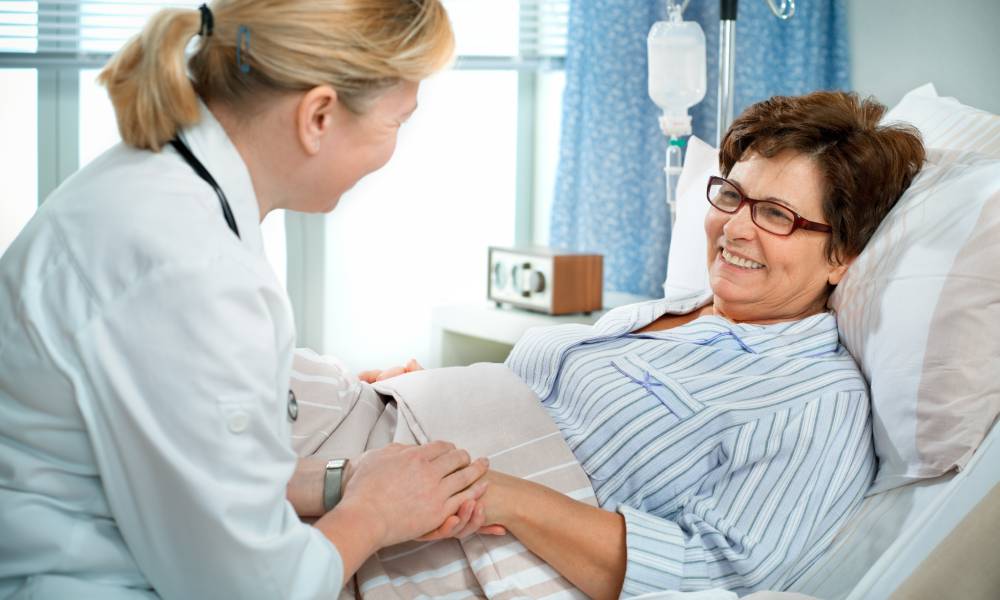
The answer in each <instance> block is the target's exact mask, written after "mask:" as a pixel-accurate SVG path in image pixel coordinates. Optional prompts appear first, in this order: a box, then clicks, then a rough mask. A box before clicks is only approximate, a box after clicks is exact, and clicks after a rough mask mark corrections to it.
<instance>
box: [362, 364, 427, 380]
mask: <svg viewBox="0 0 1000 600" xmlns="http://www.w3.org/2000/svg"><path fill="white" fill-rule="evenodd" d="M423 370H424V368H423V367H421V366H420V363H418V362H417V360H416V359H415V358H411V359H410V360H409V361H407V363H406V364H405V365H403V366H402V367H390V368H388V369H371V370H368V371H362V372H360V373H358V379H360V380H361V381H364V382H367V383H375V382H376V381H382V380H384V379H389V378H390V377H395V376H397V375H402V374H404V373H412V372H413V371H423Z"/></svg>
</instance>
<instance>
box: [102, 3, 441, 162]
mask: <svg viewBox="0 0 1000 600" xmlns="http://www.w3.org/2000/svg"><path fill="white" fill-rule="evenodd" d="M210 6H211V10H212V13H213V16H214V31H213V33H212V35H207V36H204V35H203V36H201V37H200V38H199V41H198V45H197V48H196V50H195V52H194V54H193V55H192V56H191V57H190V59H189V60H188V59H187V58H186V57H187V55H186V50H187V46H188V43H189V42H190V41H191V39H192V38H193V37H195V36H196V35H198V33H199V31H200V29H201V13H200V12H199V11H198V10H178V9H165V10H161V11H160V12H158V13H157V14H156V15H154V16H153V17H152V18H151V19H150V20H149V22H148V23H147V24H146V27H145V28H144V29H143V31H142V32H141V33H140V34H139V35H137V36H136V37H135V38H133V39H132V40H130V41H129V42H128V43H127V44H126V45H125V46H124V47H123V48H122V49H121V50H120V51H119V52H118V53H117V54H116V55H115V56H114V57H113V58H112V59H111V61H110V62H109V63H108V65H107V66H106V67H105V68H104V70H103V71H102V72H101V74H100V76H99V78H98V81H99V82H100V83H102V84H103V85H105V86H107V88H108V95H109V96H111V102H112V104H113V105H114V107H115V115H116V117H117V119H118V129H119V132H120V133H121V136H122V139H123V140H124V141H125V143H127V144H129V145H131V146H134V147H136V148H147V149H152V150H159V149H160V148H162V147H163V146H164V145H165V144H166V143H168V142H169V141H170V140H171V139H172V138H173V137H174V136H175V135H176V134H177V132H178V130H180V129H182V128H184V127H187V126H190V125H193V124H194V123H196V122H197V121H198V118H199V110H198V97H199V96H200V97H201V98H202V99H204V100H206V101H216V102H222V103H224V104H226V105H228V106H231V107H233V108H234V109H236V110H237V111H238V112H239V111H241V110H243V111H244V112H246V111H251V110H253V108H254V107H255V105H256V103H257V102H258V101H260V100H262V99H264V98H266V97H267V96H268V95H271V94H273V93H275V92H294V91H304V90H308V89H311V88H313V87H316V86H318V85H323V84H326V85H330V86H331V87H333V89H334V90H336V92H337V98H338V101H339V102H341V103H342V104H343V105H344V106H345V107H346V108H347V109H348V110H350V111H352V112H354V113H356V114H362V113H364V112H365V110H366V109H367V108H368V105H369V103H370V102H371V100H373V99H374V98H375V97H377V96H378V94H379V93H381V92H382V91H384V90H386V89H388V88H389V87H392V86H393V85H395V84H397V83H399V82H400V81H420V80H422V79H424V78H426V77H427V76H429V75H431V74H432V73H434V72H435V71H437V70H439V69H441V68H443V67H444V66H446V65H447V63H448V62H449V61H450V60H451V57H452V54H453V52H454V37H453V34H452V30H451V24H450V23H449V21H448V16H447V14H446V12H445V10H444V7H443V6H442V5H441V2H440V0H215V1H214V2H211V4H210ZM241 27H245V28H246V29H247V30H248V31H249V36H250V39H249V43H248V44H247V45H246V46H245V47H243V48H241V50H240V60H241V61H242V62H243V63H246V65H248V66H249V72H244V71H243V70H241V69H240V68H239V66H238V65H237V45H238V43H239V40H238V39H237V37H238V36H239V34H240V28H241Z"/></svg>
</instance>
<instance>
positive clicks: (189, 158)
mask: <svg viewBox="0 0 1000 600" xmlns="http://www.w3.org/2000/svg"><path fill="white" fill-rule="evenodd" d="M170 145H171V146H173V147H174V149H175V150H177V153H178V154H180V155H181V158H183V159H184V162H186V163H187V164H188V165H189V166H190V167H191V168H192V169H193V170H194V172H195V173H196V174H197V175H198V177H201V178H202V179H203V180H204V181H205V183H207V184H208V185H210V186H212V189H213V190H215V195H216V196H218V197H219V205H220V206H222V216H223V217H225V219H226V225H229V229H231V230H232V232H233V233H235V234H236V237H237V238H239V237H240V229H239V227H237V226H236V218H235V217H233V211H232V209H231V208H229V201H228V200H226V193H225V192H223V191H222V188H221V187H219V184H218V183H217V182H216V181H215V177H212V174H211V173H209V172H208V169H206V168H205V165H203V164H201V161H200V160H198V157H196V156H195V155H194V153H193V152H191V149H190V148H188V147H187V144H185V143H184V142H183V141H182V140H181V138H180V137H179V136H178V137H175V138H174V139H172V140H170ZM240 239H242V238H240Z"/></svg>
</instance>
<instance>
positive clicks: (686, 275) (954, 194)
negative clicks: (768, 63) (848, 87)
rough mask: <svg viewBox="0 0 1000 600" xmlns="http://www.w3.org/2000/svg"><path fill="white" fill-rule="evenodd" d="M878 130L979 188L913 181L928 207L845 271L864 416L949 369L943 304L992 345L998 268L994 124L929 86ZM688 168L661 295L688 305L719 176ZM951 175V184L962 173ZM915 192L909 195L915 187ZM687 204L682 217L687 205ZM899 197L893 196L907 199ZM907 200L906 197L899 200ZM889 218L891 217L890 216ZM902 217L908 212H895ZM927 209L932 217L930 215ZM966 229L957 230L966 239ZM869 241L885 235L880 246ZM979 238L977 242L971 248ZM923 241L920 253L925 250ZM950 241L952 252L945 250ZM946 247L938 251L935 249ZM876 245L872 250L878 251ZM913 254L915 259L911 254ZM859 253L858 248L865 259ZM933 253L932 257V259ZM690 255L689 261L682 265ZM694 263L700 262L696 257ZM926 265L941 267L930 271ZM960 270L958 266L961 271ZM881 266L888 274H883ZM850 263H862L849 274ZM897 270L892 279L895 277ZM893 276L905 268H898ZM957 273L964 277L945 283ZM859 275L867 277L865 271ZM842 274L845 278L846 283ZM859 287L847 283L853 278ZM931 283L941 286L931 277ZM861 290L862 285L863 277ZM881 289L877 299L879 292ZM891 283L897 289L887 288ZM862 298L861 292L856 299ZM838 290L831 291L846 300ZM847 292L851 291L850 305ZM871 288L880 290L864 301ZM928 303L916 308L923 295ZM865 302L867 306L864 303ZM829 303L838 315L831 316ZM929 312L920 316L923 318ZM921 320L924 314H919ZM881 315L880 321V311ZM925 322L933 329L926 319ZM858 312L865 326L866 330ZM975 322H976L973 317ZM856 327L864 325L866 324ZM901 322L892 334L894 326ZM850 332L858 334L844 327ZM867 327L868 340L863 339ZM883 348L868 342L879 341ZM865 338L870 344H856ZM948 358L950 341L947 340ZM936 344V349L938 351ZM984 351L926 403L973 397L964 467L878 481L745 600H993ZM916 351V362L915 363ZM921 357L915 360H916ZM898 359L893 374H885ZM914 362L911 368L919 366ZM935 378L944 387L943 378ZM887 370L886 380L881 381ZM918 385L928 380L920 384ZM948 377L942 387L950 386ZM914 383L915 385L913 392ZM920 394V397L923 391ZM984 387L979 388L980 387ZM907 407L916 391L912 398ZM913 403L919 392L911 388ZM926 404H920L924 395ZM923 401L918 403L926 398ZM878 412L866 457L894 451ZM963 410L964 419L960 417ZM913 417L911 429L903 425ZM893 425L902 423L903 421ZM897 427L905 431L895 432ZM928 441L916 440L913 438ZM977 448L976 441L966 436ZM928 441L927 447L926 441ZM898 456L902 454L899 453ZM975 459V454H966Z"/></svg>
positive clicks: (998, 367)
mask: <svg viewBox="0 0 1000 600" xmlns="http://www.w3.org/2000/svg"><path fill="white" fill-rule="evenodd" d="M885 120H887V121H902V122H905V123H909V124H912V125H914V126H916V128H917V129H918V130H920V132H921V134H922V135H923V137H924V141H925V145H926V146H927V148H928V159H929V162H928V164H929V165H930V167H925V170H927V169H928V168H933V169H938V171H939V173H938V174H942V173H944V174H947V173H946V172H947V171H948V169H951V171H952V172H953V173H956V172H957V171H959V170H960V169H958V170H957V169H955V168H953V167H951V166H950V165H952V164H953V163H962V164H963V165H964V164H968V165H970V166H969V167H968V169H967V170H968V172H969V173H970V177H973V176H974V179H975V181H976V186H978V187H979V188H985V190H977V191H975V192H969V191H968V190H969V188H962V187H961V183H960V182H959V181H958V180H959V179H961V177H954V178H953V179H955V182H953V183H954V186H953V188H952V189H948V190H940V192H941V193H940V194H938V195H939V196H943V197H940V198H935V197H933V194H932V192H933V188H932V186H933V185H934V184H937V183H940V181H941V180H944V181H945V183H947V177H942V178H941V179H939V180H938V181H935V182H933V183H927V180H926V179H925V180H920V178H919V177H918V179H917V180H915V182H914V185H913V186H911V190H910V191H908V192H907V193H908V194H910V193H911V192H913V193H917V194H924V195H929V196H931V198H930V200H926V201H925V200H923V199H921V200H920V202H916V203H915V202H910V204H909V205H905V206H904V202H903V200H901V201H900V205H901V207H902V208H904V209H905V210H902V211H900V210H897V209H894V213H900V212H902V213H904V214H903V216H902V217H900V215H898V214H896V215H894V214H890V217H888V218H887V219H886V223H884V224H883V228H884V229H887V230H888V232H889V233H890V234H892V235H885V233H886V232H883V231H882V229H880V232H877V233H876V237H873V238H872V243H870V244H869V248H872V246H875V248H874V249H873V252H874V253H875V257H874V258H872V259H871V260H868V261H867V264H866V261H865V260H862V259H863V258H864V255H862V257H859V260H858V261H856V263H855V264H854V265H852V268H851V271H858V270H859V269H860V270H861V271H862V272H863V273H864V275H865V277H867V279H868V282H866V283H865V284H864V285H855V286H854V287H855V288H857V289H855V291H854V293H853V296H852V293H850V292H848V293H844V294H840V292H841V291H842V290H841V289H838V291H837V293H838V294H840V297H839V298H838V297H837V294H835V301H834V303H833V304H834V308H835V309H837V310H838V317H840V320H841V321H842V322H844V323H846V325H845V327H842V329H841V338H842V341H843V342H844V343H845V345H846V346H847V347H848V349H849V350H851V352H852V354H854V355H855V358H856V359H858V360H859V363H860V364H861V367H862V370H863V371H864V372H865V375H866V376H867V377H868V378H869V381H870V382H871V383H872V398H873V405H875V404H878V402H879V401H881V402H886V400H885V398H890V402H891V400H892V399H893V397H894V396H897V395H898V396H900V397H902V396H906V394H905V393H903V392H905V390H899V389H897V388H896V387H893V386H897V385H901V387H904V388H905V386H906V385H905V382H903V383H902V384H900V383H899V382H897V381H894V380H893V377H894V376H895V374H894V373H892V371H893V370H894V369H899V370H902V369H904V368H905V367H913V363H918V366H917V367H913V368H918V367H921V366H922V368H924V369H928V367H927V364H932V367H930V369H934V366H933V365H934V361H940V360H941V357H942V356H944V357H945V361H947V359H948V354H947V353H945V354H943V355H942V351H941V350H940V348H935V344H936V343H937V340H936V339H935V335H938V334H940V333H941V331H942V330H941V329H940V323H937V324H935V326H937V327H938V328H937V329H933V327H932V320H933V319H934V318H939V319H940V318H941V315H940V313H941V307H940V305H941V304H946V303H947V302H954V304H955V305H954V306H952V307H950V308H949V310H950V314H949V315H947V318H949V319H951V321H950V323H959V322H960V321H962V320H965V321H966V322H965V323H964V324H962V323H959V325H961V326H962V327H967V328H970V323H969V321H971V328H970V330H972V329H976V330H978V331H976V333H975V335H976V336H978V339H988V340H992V339H1000V278H998V277H996V276H995V275H994V274H995V273H996V270H995V267H991V266H989V265H995V264H997V263H998V262H1000V117H998V116H997V115H991V114H989V113H986V112H984V111H978V110H976V109H972V108H971V107H967V106H964V105H962V104H960V103H959V102H958V101H957V100H954V99H952V98H941V97H939V96H938V95H937V91H936V90H935V89H934V87H933V86H932V85H930V84H928V85H926V86H922V87H920V88H917V89H916V90H913V91H912V92H910V93H909V94H907V95H906V96H905V97H904V98H903V100H902V101H901V102H900V104H899V105H898V106H897V107H895V108H894V109H893V110H892V111H890V113H889V114H888V115H887V116H886V119H885ZM691 142H693V143H692V144H689V150H688V155H687V158H686V160H685V166H684V173H683V174H682V176H681V181H680V182H679V183H678V192H677V196H678V216H677V226H676V227H675V228H674V238H673V240H672V241H671V254H670V257H669V267H668V278H667V282H666V283H665V284H664V285H665V289H666V292H667V293H668V294H670V293H672V292H673V293H689V292H690V291H692V290H697V289H705V288H706V287H707V285H708V280H707V272H705V271H704V269H703V268H701V265H700V263H701V259H700V257H701V256H702V255H703V253H704V245H705V241H704V236H703V234H699V232H700V231H701V228H700V227H699V224H700V223H701V221H702V220H703V219H704V210H705V207H704V204H705V203H704V200H703V197H702V196H703V194H704V191H703V188H704V184H703V182H704V181H705V179H707V176H708V175H710V174H714V170H715V169H717V164H718V161H717V153H716V151H715V150H714V148H710V147H709V146H707V144H704V143H703V142H700V140H697V139H696V138H692V140H691ZM959 175H961V173H959ZM918 188H919V189H918ZM688 196H690V197H691V202H690V203H689V205H688V209H687V210H685V207H684V204H685V199H686V198H688ZM906 198H907V196H905V195H904V199H906ZM910 200H912V198H911V199H910ZM963 202H965V203H967V205H971V204H974V203H976V202H978V204H976V205H975V207H974V208H973V209H974V210H975V211H979V212H977V214H976V215H973V216H972V217H970V220H969V223H965V224H962V223H959V222H958V221H959V219H957V218H956V219H951V218H950V217H949V216H947V215H948V214H950V213H954V212H957V211H955V206H957V205H959V204H960V203H963ZM901 207H897V208H901ZM907 211H909V213H910V214H905V213H906V212H907ZM935 211H941V212H940V216H938V214H939V213H936V212H935ZM973 221H974V223H973ZM920 227H925V232H930V233H931V234H932V235H930V236H927V237H924V238H921V237H919V236H912V234H914V232H913V231H910V229H914V230H916V229H919V228H920ZM963 227H964V229H963ZM880 233H881V234H883V235H881V237H879V236H880ZM963 236H965V237H963ZM977 236H978V237H977ZM966 237H968V238H969V239H970V240H971V239H972V238H976V239H975V240H974V242H975V244H978V246H977V247H976V248H975V250H974V251H971V250H969V249H968V248H965V247H958V248H956V249H954V252H953V253H952V254H949V253H947V252H944V253H943V254H942V253H941V252H939V251H940V248H933V249H932V250H928V249H927V247H929V246H930V245H932V244H937V243H939V242H941V243H942V244H944V245H947V244H949V243H955V245H956V246H970V245H974V244H973V242H970V241H966ZM928 238H931V241H930V242H928V241H926V240H927V239H928ZM959 239H960V240H961V241H960V242H956V241H955V240H959ZM942 240H943V242H942ZM879 244H882V247H881V248H880V247H879ZM908 247H912V249H908ZM868 251H869V250H868V249H866V252H868ZM935 252H937V254H935ZM970 255H974V258H975V264H974V265H972V268H971V270H969V269H968V267H969V265H970V264H971V263H970V262H968V261H969V256H970ZM689 257H691V259H690V260H689ZM693 257H698V259H693ZM935 260H937V261H938V263H939V264H935V263H934V261H935ZM963 261H966V262H964V263H963ZM887 262H888V263H891V265H890V266H888V267H886V266H885V264H884V263H887ZM858 263H861V264H860V265H859V264H858ZM892 265H895V266H896V267H899V268H897V270H896V271H895V272H892V268H893V266H892ZM901 265H902V266H901ZM955 269H965V270H962V271H961V272H960V273H957V277H956V276H955V275H956V273H955ZM866 270H867V271H866ZM849 273H850V272H849ZM854 275H855V279H859V277H858V273H854ZM920 276H929V277H926V279H928V280H930V285H937V288H930V291H929V292H927V289H921V288H918V287H917V284H913V285H911V284H910V283H907V282H906V280H907V279H911V278H917V279H919V278H920ZM939 276H940V277H939ZM935 277H939V278H940V279H948V278H949V277H951V278H952V279H956V278H957V279H967V280H969V281H974V282H975V283H974V284H969V283H965V284H964V285H965V288H963V289H962V290H960V293H957V294H956V293H955V292H954V290H952V291H951V292H949V293H950V294H951V295H950V296H948V297H945V296H946V293H945V292H946V291H948V290H944V289H942V288H945V287H946V285H947V284H946V283H940V282H937V283H934V281H933V280H934V279H935ZM861 279H864V277H862V278H861ZM871 281H875V282H882V281H889V283H888V284H885V285H882V287H881V288H880V287H879V285H880V284H879V283H876V284H870V283H869V282H871ZM845 282H846V279H845ZM894 284H900V285H897V286H896V289H893V285H894ZM865 286H867V287H865ZM843 287H844V285H843V284H842V285H841V286H840V288H843ZM858 289H860V290H861V292H862V293H858ZM872 290H877V291H872ZM923 292H927V293H928V295H927V296H926V297H925V296H924V295H923V294H922V293H923ZM865 294H867V295H865ZM838 302H839V305H838ZM922 305H929V306H922ZM891 310H898V311H899V312H901V313H904V315H903V317H904V318H898V319H897V315H895V314H891V315H889V316H887V315H888V313H887V312H886V311H891ZM922 310H923V311H924V313H921V311H922ZM880 311H881V312H880ZM932 312H934V313H936V314H935V315H934V316H933V317H932V316H931V313H932ZM868 313H872V314H874V315H875V317H874V318H873V317H872V316H871V315H869V314H868ZM972 313H974V314H972ZM866 319H867V320H866ZM893 319H895V320H897V321H898V322H897V323H896V324H895V325H896V329H893V323H888V324H886V322H885V321H892V320H893ZM851 321H854V322H855V326H854V327H853V328H852V325H851ZM869 327H870V328H872V329H877V330H878V331H877V333H870V332H869V331H863V330H864V329H867V328H869ZM879 336H880V339H874V338H876V337H879ZM866 337H867V339H865V338H866ZM949 343H951V344H952V346H948V348H949V349H952V350H953V349H955V348H957V347H958V346H956V345H955V344H954V340H951V341H949ZM938 345H940V344H938ZM998 348H1000V346H998V345H997V344H993V343H992V342H990V343H988V344H986V345H984V346H981V347H977V348H973V349H971V350H966V351H965V353H964V354H961V353H960V354H961V356H963V357H968V358H969V360H970V362H969V364H971V365H974V367H968V366H965V365H962V364H957V365H956V364H952V365H950V366H949V365H945V366H948V367H949V368H950V369H951V370H953V371H961V370H965V371H966V372H965V373H960V374H959V376H956V377H952V378H951V379H949V380H948V381H949V382H950V385H949V386H939V387H937V388H935V394H937V395H938V396H939V397H940V396H949V397H954V398H958V399H960V400H964V398H966V397H967V396H968V397H972V398H973V399H975V400H976V401H977V402H979V403H978V404H975V405H974V406H975V407H976V409H975V410H977V411H979V412H981V414H978V416H977V415H976V414H968V412H967V413H966V414H963V415H961V417H962V418H963V419H967V420H968V419H970V418H971V419H973V420H975V419H978V423H977V427H980V428H981V429H982V430H983V434H984V435H983V437H982V442H981V443H979V444H978V448H976V447H975V444H970V445H969V450H968V452H967V453H966V455H965V456H964V457H963V458H962V459H960V460H959V461H958V462H957V463H956V464H958V465H959V466H960V467H961V468H960V469H957V470H956V469H955V468H950V469H948V470H947V472H943V473H941V474H938V475H937V476H933V477H924V478H916V477H914V478H912V480H906V478H902V479H900V478H899V477H897V478H896V479H892V478H888V479H887V480H885V481H879V482H878V483H879V485H877V486H876V487H875V488H874V489H873V490H872V492H870V493H869V495H868V496H867V497H866V498H865V499H864V501H863V502H862V504H861V506H860V507H859V509H858V510H857V512H856V513H855V514H854V515H853V516H852V518H851V519H850V521H849V522H848V524H847V525H846V526H845V527H844V528H843V529H842V530H840V531H839V532H837V534H836V536H835V538H834V539H833V541H832V543H831V545H830V546H829V549H828V550H827V551H826V552H825V553H824V554H823V555H822V556H821V557H820V558H819V559H818V560H817V561H816V562H814V563H813V564H811V565H810V566H809V567H808V568H807V570H806V571H805V572H803V573H801V574H800V575H798V576H797V577H796V579H795V580H794V581H793V582H792V584H791V585H790V587H789V589H788V591H787V592H769V591H765V592H757V593H755V594H751V595H750V596H747V598H751V599H752V600H792V599H796V600H802V599H809V600H812V599H819V600H882V599H894V600H895V599H900V600H901V599H913V600H924V599H926V600H951V599H955V600H997V599H1000V540H998V538H1000V421H998V420H997V414H998V412H1000V382H998V378H997V376H996V374H997V373H1000V352H998ZM911 353H912V354H915V355H916V359H915V360H914V359H913V358H912V357H910V358H908V359H907V360H908V361H909V362H908V363H907V361H906V360H898V359H894V358H893V355H894V354H897V355H904V356H905V355H908V354H911ZM922 353H923V354H922ZM927 358H929V359H931V360H930V361H929V362H925V361H924V360H923V359H927ZM893 360H895V362H893ZM920 363H922V365H921V364H920ZM937 370H938V371H939V372H936V373H933V374H932V375H933V376H934V377H939V378H940V377H942V375H941V373H940V371H941V369H940V368H938V369H937ZM885 372H889V375H888V376H885ZM923 376H924V378H930V377H931V376H930V375H928V374H927V373H923ZM949 376H950V375H946V376H945V377H949ZM920 377H921V373H920V372H919V371H918V372H917V373H916V378H917V380H918V381H917V383H918V384H921V385H924V384H925V383H926V382H921V381H919V380H920ZM925 388H926V385H925ZM979 388H982V389H979ZM913 392H914V394H913V395H914V396H915V395H916V393H917V390H916V388H914V390H913ZM921 392H926V389H922V390H921ZM925 395H926V394H925ZM922 401H926V399H923V400H922ZM940 404H941V405H942V406H944V407H945V409H942V408H941V407H940V406H939V407H937V408H936V409H935V410H938V411H939V412H938V413H936V414H937V415H939V417H945V420H947V418H949V417H950V416H951V415H950V414H949V413H948V412H946V411H947V410H952V407H955V406H958V407H959V409H960V408H961V402H959V403H952V404H951V405H948V404H947V403H943V402H942V403H940ZM881 409H882V410H883V411H886V412H884V413H883V414H882V416H881V418H879V415H878V414H877V413H878V410H879V407H875V412H876V415H875V417H874V419H875V422H876V432H875V437H876V449H878V445H879V441H880V438H881V440H882V443H883V446H884V447H887V446H885V444H886V443H887V442H886V440H887V439H888V440H889V441H890V442H895V441H898V440H892V439H891V438H892V435H893V432H892V431H891V429H892V427H893V426H894V425H895V423H894V418H895V416H896V415H895V414H894V413H893V412H892V411H893V410H894V408H893V407H892V406H888V407H887V406H885V405H883V406H882V407H881ZM907 410H908V411H909V413H913V412H915V411H914V409H913V407H912V406H911V407H908V408H907V409H906V410H902V411H900V412H898V415H900V419H901V420H904V421H905V419H906V418H907V414H908V413H907ZM966 410H967V411H968V410H971V409H968V408H967V409H966ZM909 418H911V419H913V418H914V417H913V416H912V414H911V415H910V417H909ZM904 425H912V423H907V424H904ZM904 428H905V427H904ZM919 435H924V436H926V435H928V434H927V433H926V431H925V432H924V433H922V434H918V435H916V437H919ZM973 437H975V439H977V440H978V439H979V437H978V434H977V436H973ZM925 441H926V440H925ZM896 447H904V450H903V453H904V454H905V443H902V444H900V446H896ZM973 449H974V453H973V452H972V450H973ZM880 460H884V461H885V460H887V461H888V462H889V463H890V464H889V465H888V466H889V467H892V464H891V463H892V462H893V461H894V460H898V457H896V456H893V454H892V453H891V452H889V453H886V456H883V455H882V454H880ZM643 598H648V599H649V600H653V599H654V598H660V599H663V600H682V599H684V600H726V599H730V598H735V595H733V594H732V593H731V592H725V591H721V590H718V591H713V592H708V593H705V594H704V595H702V594H680V593H677V592H662V593H657V594H648V595H646V596H643Z"/></svg>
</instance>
